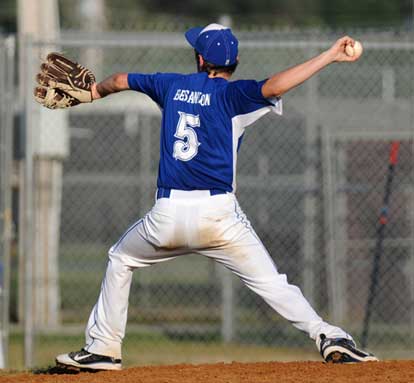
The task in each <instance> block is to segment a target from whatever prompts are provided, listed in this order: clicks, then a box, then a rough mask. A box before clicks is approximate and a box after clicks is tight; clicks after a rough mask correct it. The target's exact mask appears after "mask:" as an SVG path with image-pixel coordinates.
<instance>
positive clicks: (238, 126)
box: [231, 98, 283, 193]
mask: <svg viewBox="0 0 414 383" xmlns="http://www.w3.org/2000/svg"><path fill="white" fill-rule="evenodd" d="M270 101H271V102H272V103H274V104H275V105H274V106H265V107H263V108H261V109H258V110H255V111H254V112H250V113H246V114H239V115H238V116H234V117H233V118H232V119H231V123H232V130H233V183H232V187H233V193H235V192H236V187H237V185H236V167H237V146H238V143H239V138H240V137H241V136H242V135H243V133H244V129H245V128H246V127H247V126H249V125H251V124H253V123H254V122H255V121H257V120H258V119H259V118H260V117H263V116H264V115H265V114H266V113H269V112H270V111H272V112H274V113H276V114H278V115H282V112H283V107H282V99H281V98H274V99H270Z"/></svg>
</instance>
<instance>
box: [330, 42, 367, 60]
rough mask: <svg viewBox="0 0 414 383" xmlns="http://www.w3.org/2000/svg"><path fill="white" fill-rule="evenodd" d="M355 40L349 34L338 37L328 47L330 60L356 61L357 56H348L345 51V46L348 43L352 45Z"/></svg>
mask: <svg viewBox="0 0 414 383" xmlns="http://www.w3.org/2000/svg"><path fill="white" fill-rule="evenodd" d="M354 43H355V40H354V39H353V38H351V37H349V36H344V37H341V38H340V39H338V40H337V41H336V42H335V43H334V44H333V45H332V46H331V47H330V48H329V49H328V51H327V52H328V54H329V55H330V56H331V60H332V62H342V61H356V60H358V58H359V57H358V56H348V55H347V54H346V52H345V48H346V46H347V45H348V44H350V45H352V46H353V45H354Z"/></svg>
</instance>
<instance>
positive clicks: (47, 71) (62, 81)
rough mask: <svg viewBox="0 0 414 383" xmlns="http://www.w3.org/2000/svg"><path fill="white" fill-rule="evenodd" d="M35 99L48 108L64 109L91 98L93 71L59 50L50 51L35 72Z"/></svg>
mask: <svg viewBox="0 0 414 383" xmlns="http://www.w3.org/2000/svg"><path fill="white" fill-rule="evenodd" d="M36 81H37V83H38V84H39V86H36V87H35V88H34V96H35V100H36V101H37V102H38V103H39V104H41V105H43V106H45V107H46V108H49V109H59V108H60V109H64V108H70V107H72V106H76V105H79V104H81V103H84V102H92V92H91V88H92V84H93V83H95V82H96V80H95V76H94V74H93V73H92V72H91V71H90V70H89V69H87V68H85V67H84V66H82V65H80V64H78V63H77V62H76V61H72V60H69V59H68V58H66V57H65V56H63V55H61V54H60V53H55V52H52V53H49V54H48V55H47V57H46V61H45V62H44V63H42V64H41V66H40V72H39V73H38V74H37V75H36Z"/></svg>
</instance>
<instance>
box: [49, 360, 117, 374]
mask: <svg viewBox="0 0 414 383" xmlns="http://www.w3.org/2000/svg"><path fill="white" fill-rule="evenodd" d="M56 366H57V367H58V368H62V369H66V370H70V371H78V372H79V371H96V372H97V371H119V370H122V365H120V364H109V363H93V364H87V365H85V364H80V363H77V362H76V361H75V360H71V359H69V358H67V360H65V361H62V360H58V359H57V358H56Z"/></svg>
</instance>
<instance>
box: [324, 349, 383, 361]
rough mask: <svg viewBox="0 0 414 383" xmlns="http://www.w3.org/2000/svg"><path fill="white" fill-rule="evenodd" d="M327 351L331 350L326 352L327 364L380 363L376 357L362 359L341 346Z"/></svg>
mask: <svg viewBox="0 0 414 383" xmlns="http://www.w3.org/2000/svg"><path fill="white" fill-rule="evenodd" d="M327 350H329V352H325V353H324V355H323V356H324V359H325V361H326V362H327V363H364V362H378V359H377V358H376V357H375V356H371V355H367V356H365V357H361V356H359V355H357V354H355V353H353V352H352V351H350V350H348V349H346V348H344V347H341V346H332V347H328V348H327ZM325 351H326V350H325ZM325 354H326V356H325ZM347 358H352V359H353V360H347Z"/></svg>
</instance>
